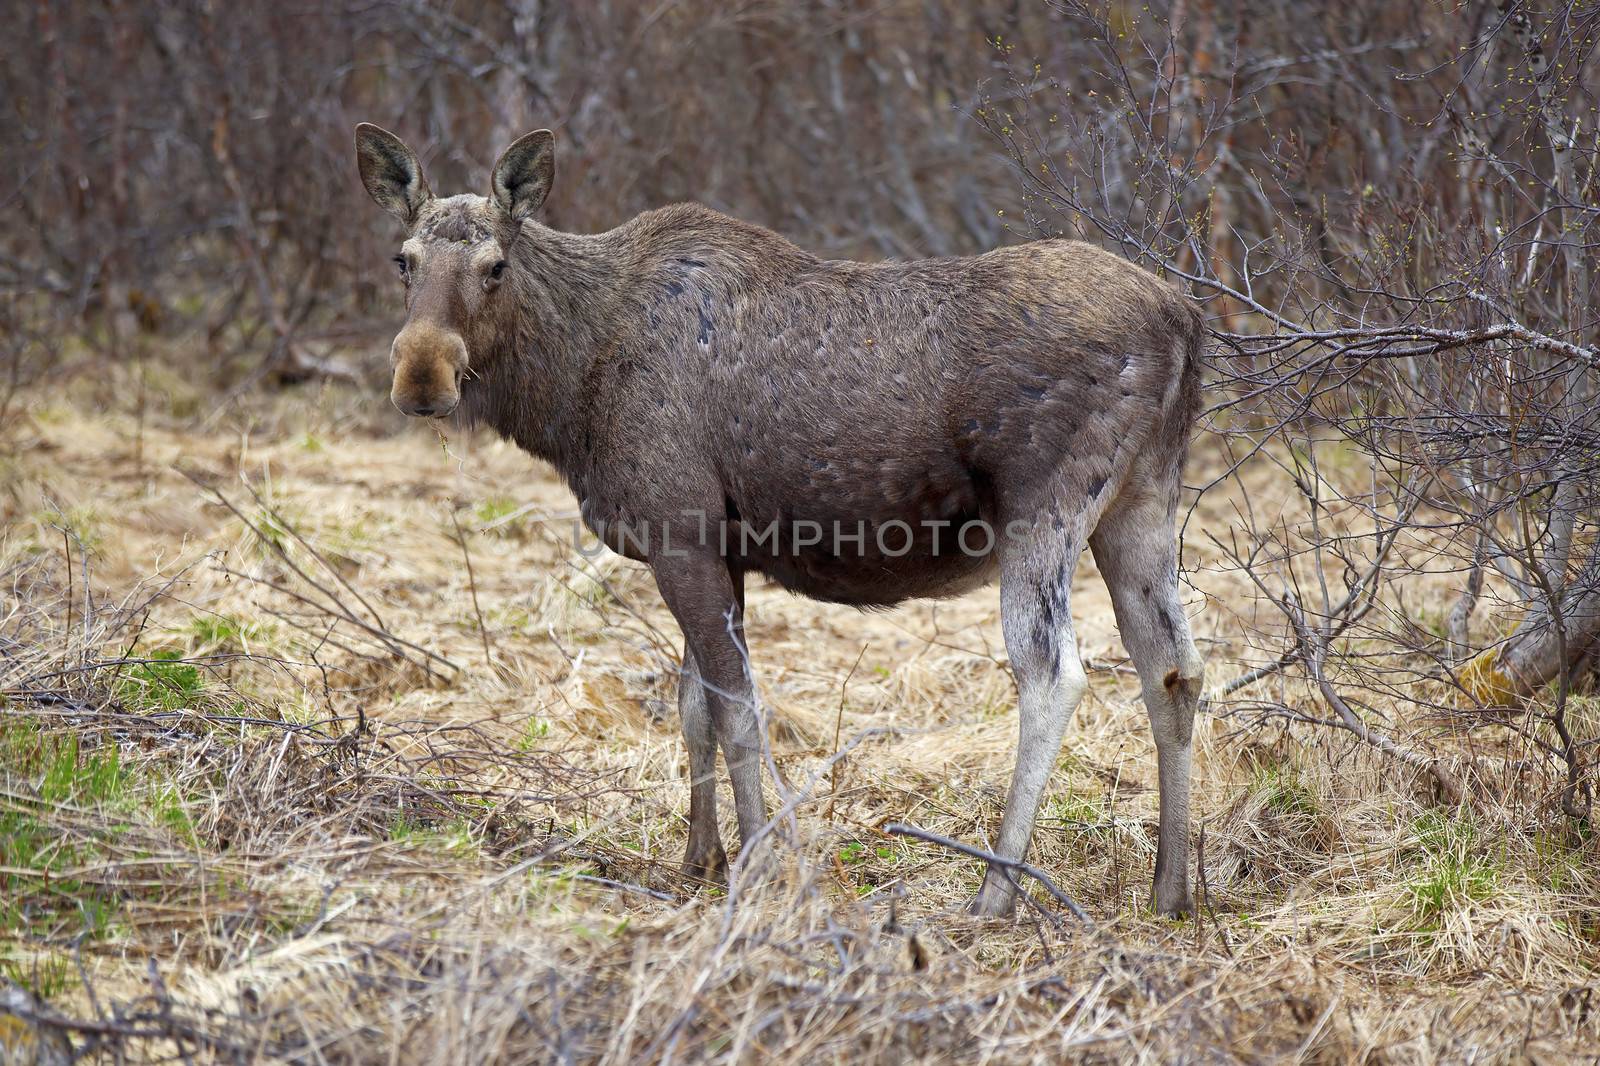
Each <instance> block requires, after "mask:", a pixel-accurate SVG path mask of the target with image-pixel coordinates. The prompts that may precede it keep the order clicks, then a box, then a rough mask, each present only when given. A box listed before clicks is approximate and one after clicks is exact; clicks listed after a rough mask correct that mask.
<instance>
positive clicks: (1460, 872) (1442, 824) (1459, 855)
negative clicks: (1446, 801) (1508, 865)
mask: <svg viewBox="0 0 1600 1066" xmlns="http://www.w3.org/2000/svg"><path fill="white" fill-rule="evenodd" d="M1412 834H1413V836H1414V837H1415V838H1416V842H1417V848H1416V850H1417V851H1419V852H1420V853H1421V859H1422V868H1421V870H1419V871H1418V872H1417V873H1416V874H1415V875H1414V876H1413V877H1412V878H1411V879H1410V880H1409V881H1407V882H1406V886H1405V887H1406V896H1407V898H1408V900H1409V902H1410V904H1411V912H1412V914H1413V916H1414V917H1415V918H1416V921H1417V923H1418V925H1419V927H1421V928H1424V929H1432V928H1437V927H1438V926H1439V924H1440V922H1441V920H1442V919H1443V917H1444V916H1445V915H1446V914H1447V913H1449V912H1451V911H1456V910H1462V909H1465V908H1467V907H1470V906H1472V905H1473V904H1476V903H1483V902H1485V901H1487V900H1489V899H1491V898H1492V897H1493V896H1494V894H1495V891H1496V889H1497V888H1498V886H1499V881H1500V867H1499V864H1498V863H1497V862H1496V861H1495V860H1494V859H1493V857H1491V856H1490V855H1489V854H1488V853H1487V849H1486V848H1484V847H1483V846H1482V845H1481V844H1480V843H1479V840H1478V829H1477V826H1476V825H1474V824H1473V823H1472V822H1470V821H1467V820H1466V819H1464V818H1459V817H1455V816H1453V815H1442V814H1439V813H1437V812H1434V811H1427V812H1425V813H1423V814H1422V816H1421V817H1419V818H1418V819H1417V820H1416V821H1415V822H1414V823H1413V824H1412Z"/></svg>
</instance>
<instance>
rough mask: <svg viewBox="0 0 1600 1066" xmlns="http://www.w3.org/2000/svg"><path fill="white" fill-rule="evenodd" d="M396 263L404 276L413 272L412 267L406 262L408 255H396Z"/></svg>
mask: <svg viewBox="0 0 1600 1066" xmlns="http://www.w3.org/2000/svg"><path fill="white" fill-rule="evenodd" d="M394 265H395V266H396V267H398V268H399V269H400V276H401V277H402V278H403V277H405V276H406V275H407V274H409V273H410V272H411V268H410V267H409V266H408V265H407V264H406V257H405V256H403V255H397V256H395V257H394Z"/></svg>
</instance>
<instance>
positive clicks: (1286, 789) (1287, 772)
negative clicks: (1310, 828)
mask: <svg viewBox="0 0 1600 1066" xmlns="http://www.w3.org/2000/svg"><path fill="white" fill-rule="evenodd" d="M1250 791H1251V792H1253V793H1255V794H1256V795H1259V796H1260V797H1261V798H1262V800H1263V801H1264V802H1265V803H1266V805H1267V809H1268V810H1271V811H1275V812H1276V813H1278V814H1281V815H1285V816H1288V817H1299V818H1316V817H1318V816H1320V815H1321V814H1322V804H1321V803H1319V802H1318V801H1317V796H1316V793H1314V792H1312V791H1311V789H1310V787H1309V786H1308V785H1307V784H1306V783H1305V781H1304V780H1302V779H1301V777H1300V775H1299V774H1298V773H1297V772H1295V769H1294V767H1292V766H1288V765H1285V764H1283V763H1273V764H1270V765H1266V766H1258V767H1256V770H1255V774H1254V776H1253V777H1252V778H1251V779H1250Z"/></svg>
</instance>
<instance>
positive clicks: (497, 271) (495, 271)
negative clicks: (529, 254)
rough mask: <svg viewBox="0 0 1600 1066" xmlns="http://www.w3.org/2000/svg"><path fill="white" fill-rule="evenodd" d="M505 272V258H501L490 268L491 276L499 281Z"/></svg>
mask: <svg viewBox="0 0 1600 1066" xmlns="http://www.w3.org/2000/svg"><path fill="white" fill-rule="evenodd" d="M505 272H506V261H505V260H504V259H502V260H500V261H499V262H498V263H496V264H495V265H494V266H492V267H490V268H489V276H490V277H491V278H493V279H494V280H496V281H499V280H500V275H501V274H504V273H505Z"/></svg>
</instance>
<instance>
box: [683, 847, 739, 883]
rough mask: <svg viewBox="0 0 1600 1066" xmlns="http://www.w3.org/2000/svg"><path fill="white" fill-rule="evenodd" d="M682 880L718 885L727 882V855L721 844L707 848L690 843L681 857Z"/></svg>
mask: <svg viewBox="0 0 1600 1066" xmlns="http://www.w3.org/2000/svg"><path fill="white" fill-rule="evenodd" d="M683 878H684V880H685V881H692V882H696V883H699V884H708V885H720V884H724V883H726V882H727V880H728V854H727V852H725V851H723V850H722V844H721V842H715V843H713V844H711V845H710V846H709V847H706V846H700V845H697V844H696V843H695V842H694V841H690V843H689V850H688V851H687V852H686V853H685V854H684V856H683Z"/></svg>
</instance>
